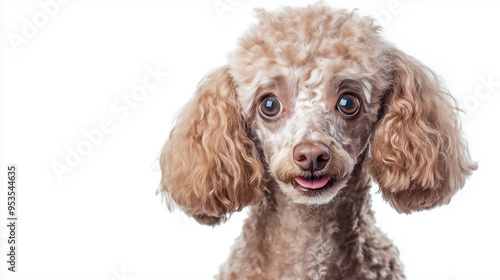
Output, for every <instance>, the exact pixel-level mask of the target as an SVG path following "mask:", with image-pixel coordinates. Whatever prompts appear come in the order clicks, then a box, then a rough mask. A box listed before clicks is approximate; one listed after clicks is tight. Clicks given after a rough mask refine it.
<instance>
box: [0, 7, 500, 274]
mask: <svg viewBox="0 0 500 280" xmlns="http://www.w3.org/2000/svg"><path fill="white" fill-rule="evenodd" d="M47 2H51V1H49V0H40V1H14V0H10V1H5V0H2V1H0V3H1V4H0V5H1V6H0V28H1V33H0V55H1V56H0V65H1V68H0V75H1V76H0V93H1V95H0V96H1V100H0V106H1V107H0V114H1V115H0V121H1V123H0V125H1V126H0V128H1V134H0V137H1V138H0V139H1V140H0V145H1V153H0V157H1V165H0V175H1V177H0V179H1V180H0V181H1V182H2V183H1V186H2V187H1V188H0V190H1V192H0V198H1V203H0V205H1V209H0V210H1V212H0V213H1V219H2V222H1V223H0V224H1V225H2V226H1V228H0V237H1V238H0V239H1V240H0V241H1V246H2V247H1V255H0V278H1V279H7V280H11V279H36V280H43V279H51V280H54V279H96V280H97V279H106V280H110V279H112V280H125V279H211V276H212V275H213V274H215V273H216V272H217V270H218V266H219V264H220V263H222V262H223V261H224V260H225V259H226V257H227V254H228V252H229V248H230V246H231V244H232V243H233V241H234V239H235V238H236V237H237V236H238V235H239V232H240V229H241V226H242V222H243V219H244V218H245V216H246V212H245V211H243V213H237V214H235V215H234V216H233V217H232V219H231V220H230V221H228V222H227V223H226V224H224V225H222V226H219V227H216V228H210V227H206V226H201V225H198V224H197V223H196V222H195V221H194V220H192V219H190V218H188V217H186V216H185V215H184V214H182V213H180V212H179V211H176V212H174V213H170V212H168V211H167V209H166V207H165V206H164V205H162V202H161V199H160V197H158V196H155V190H156V188H157V186H158V182H159V180H160V172H159V168H158V163H157V162H156V161H157V156H158V154H159V151H160V148H161V147H162V145H163V143H164V141H165V140H166V138H167V135H168V133H169V130H170V128H171V123H172V117H173V116H174V115H175V113H176V112H178V111H179V110H180V109H181V108H182V105H183V104H184V103H185V102H186V101H187V100H188V98H189V97H190V95H191V94H192V93H193V92H194V90H195V87H196V84H197V83H198V81H199V80H200V79H201V78H202V77H203V75H205V74H206V73H207V72H208V71H209V70H210V69H213V68H215V67H218V66H222V65H224V64H225V63H226V57H227V54H228V53H229V52H230V51H231V50H233V49H234V47H235V44H236V41H237V38H238V37H239V36H241V35H242V34H243V32H244V31H245V30H246V29H247V27H248V26H249V24H251V23H253V22H255V19H254V17H253V11H252V10H253V8H255V7H264V8H266V9H270V10H272V9H275V8H276V7H279V6H282V5H286V4H291V5H304V4H305V2H309V1H300V2H299V1H273V2H272V3H268V2H266V1H248V2H244V3H242V2H241V1H228V0H220V1H203V2H202V1H184V2H181V1H142V2H141V1H76V0H75V1H71V2H69V3H66V4H62V3H61V4H57V9H56V6H52V7H51V9H52V10H51V11H52V12H50V13H51V15H47V12H45V11H44V9H43V8H42V6H43V3H47ZM61 2H62V1H61ZM311 2H312V1H311ZM327 2H328V3H329V5H331V6H332V7H336V8H348V9H352V8H359V9H360V12H361V13H362V14H372V15H378V18H379V20H380V22H381V23H382V25H383V26H384V31H383V34H384V36H385V37H386V38H387V40H389V41H391V42H393V43H394V44H395V45H396V46H398V47H399V48H401V49H402V50H404V51H405V52H407V53H408V54H411V55H413V56H415V57H417V58H418V59H420V60H421V61H423V62H424V63H425V64H427V65H428V66H429V67H430V68H432V69H433V70H435V71H436V72H437V73H439V75H440V76H441V77H442V79H443V81H444V83H445V84H446V86H447V87H448V88H449V89H450V91H451V92H452V93H453V95H454V96H455V97H456V98H457V100H458V102H459V104H461V105H462V106H463V108H464V110H465V111H466V114H465V115H463V116H462V117H463V121H464V122H463V123H464V131H465V134H466V135H467V139H468V140H469V145H470V150H471V153H472V156H473V158H474V159H475V160H477V161H479V166H480V167H479V170H478V171H476V172H475V173H474V175H473V176H472V177H471V178H470V179H469V181H468V182H467V184H466V186H465V188H464V189H463V190H462V191H460V192H459V193H458V194H457V195H456V196H455V197H454V199H453V200H452V203H451V204H450V205H448V206H446V207H441V208H438V209H434V210H432V211H428V212H423V213H416V214H412V215H410V216H407V215H400V214H397V213H396V211H394V210H393V209H392V208H390V207H389V206H388V205H387V204H386V203H385V202H384V201H382V199H381V196H380V195H379V194H377V193H376V188H374V189H373V200H374V209H375V211H376V218H377V223H378V225H379V226H380V227H381V228H382V229H383V230H384V231H385V232H386V233H387V234H388V235H389V237H390V238H391V239H393V240H394V242H395V243H396V244H397V245H398V247H399V249H400V251H401V258H402V261H403V262H404V264H405V270H406V274H407V276H408V279H410V280H413V279H426V280H428V279H431V280H432V279H440V280H462V279H474V280H478V279H479V280H480V279H500V271H499V264H500V257H499V255H498V252H500V241H499V236H500V217H499V216H500V188H499V187H500V186H499V185H500V183H499V180H498V176H499V172H500V160H499V159H500V148H499V143H500V125H499V121H500V109H499V106H500V17H499V16H498V13H499V12H500V4H498V2H493V1H490V2H477V1H474V2H472V1H464V2H458V1H454V2H452V1H445V2H434V1H433V2H431V1H429V2H418V3H415V2H405V1H401V2H400V3H399V2H397V3H399V6H398V4H397V3H396V5H395V7H397V8H396V9H394V7H392V5H393V4H391V2H390V1H375V2H374V1H370V2H368V1H365V2H360V1H327ZM40 3H42V5H41V4H40ZM52 3H57V2H54V0H53V1H52ZM214 4H219V8H224V5H226V6H225V7H226V8H228V7H229V8H228V9H227V10H225V11H224V10H219V11H217V9H216V8H215V6H214ZM43 13H45V18H44V15H43ZM30 23H31V24H34V23H36V24H37V26H35V28H36V30H33V29H31V30H30V29H29V28H28V27H27V25H29V24H30ZM23 30H24V31H25V33H26V32H28V33H26V34H24V35H23ZM26 30H28V31H26ZM29 31H31V32H29ZM25 35H26V36H25ZM16 36H17V37H16ZM19 37H21V38H24V40H21V41H22V43H19V44H16V43H13V42H12V40H13V38H17V39H18V40H17V41H15V42H19ZM148 68H150V69H155V68H159V69H160V71H161V72H168V73H169V75H168V77H162V78H161V79H159V80H160V82H159V83H158V84H157V87H156V88H155V89H154V90H149V91H147V92H146V94H145V95H144V96H143V97H144V98H143V100H140V101H137V102H134V104H133V106H135V108H130V112H129V114H127V115H126V114H125V113H124V112H123V111H117V108H114V109H113V105H115V106H125V105H124V104H125V103H123V102H122V101H121V100H122V99H121V98H127V97H130V96H131V94H132V92H133V91H134V90H137V86H140V85H141V84H142V82H143V79H145V78H147V76H148V75H149V74H148V70H147V69H148ZM467 102H468V103H467ZM464 104H469V105H468V106H467V105H464ZM127 106H129V105H127ZM120 108H122V109H123V110H125V109H126V108H129V107H120ZM124 108H125V109H124ZM103 120H104V121H106V120H107V121H108V122H109V123H110V125H111V126H112V129H110V130H111V131H107V132H106V133H103V137H102V139H100V141H98V142H96V144H93V145H92V146H90V150H89V146H86V148H87V150H85V151H86V155H85V156H83V157H82V158H81V160H80V162H77V161H74V162H73V166H74V167H71V168H70V167H68V168H69V169H70V170H71V171H70V172H69V171H68V172H66V173H64V174H62V176H61V180H59V179H58V176H57V175H56V172H55V171H54V167H53V166H54V164H56V165H57V164H58V163H59V164H67V163H66V160H67V157H68V156H69V153H70V152H69V150H75V149H77V147H80V148H82V147H83V146H85V141H87V140H86V137H85V135H84V131H87V132H88V131H95V130H96V129H98V128H99V124H100V123H101V122H102V121H103ZM82 143H83V144H82ZM82 145H83V146H82ZM73 160H74V158H73ZM8 164H16V165H17V167H18V185H17V190H18V210H17V215H18V217H19V220H18V232H17V238H18V251H17V255H18V262H17V267H16V268H17V272H16V273H11V272H8V271H7V269H6V253H7V252H6V238H7V237H8V232H7V228H6V226H5V225H4V224H6V223H7V221H6V217H7V216H6V215H7V213H6V206H5V205H6V200H7V199H6V194H7V188H6V187H7V185H6V169H7V165H8Z"/></svg>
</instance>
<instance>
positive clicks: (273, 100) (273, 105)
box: [259, 95, 283, 119]
mask: <svg viewBox="0 0 500 280" xmlns="http://www.w3.org/2000/svg"><path fill="white" fill-rule="evenodd" d="M281 111H283V106H282V105H281V101H280V100H279V99H278V97H276V96H274V95H268V96H266V97H264V98H262V100H261V101H260V105H259V113H260V115H261V116H263V117H264V118H266V119H274V118H275V117H277V116H278V115H279V114H280V113H281Z"/></svg>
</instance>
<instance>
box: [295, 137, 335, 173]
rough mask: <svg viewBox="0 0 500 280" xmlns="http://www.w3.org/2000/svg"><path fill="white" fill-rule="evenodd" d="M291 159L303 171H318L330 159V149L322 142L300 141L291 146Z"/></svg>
mask: <svg viewBox="0 0 500 280" xmlns="http://www.w3.org/2000/svg"><path fill="white" fill-rule="evenodd" d="M293 160H294V161H295V164H296V165H297V166H298V167H299V168H300V169H302V170H304V171H311V172H314V171H320V170H321V169H323V168H325V166H326V164H327V163H328V161H329V160H330V149H329V148H328V146H327V145H325V144H323V143H300V144H298V145H297V146H295V148H293Z"/></svg>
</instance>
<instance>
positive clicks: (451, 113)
mask: <svg viewBox="0 0 500 280" xmlns="http://www.w3.org/2000/svg"><path fill="white" fill-rule="evenodd" d="M388 55H389V56H391V60H392V63H393V66H394V68H393V75H392V76H393V80H392V84H391V88H390V90H389V91H388V92H387V93H386V94H387V95H386V97H385V104H383V105H382V106H384V108H383V111H384V112H383V116H382V119H381V120H380V121H379V123H378V124H377V128H376V129H375V132H374V135H373V139H372V143H371V156H370V158H369V159H368V160H367V162H365V163H366V165H365V167H366V168H367V170H368V172H369V173H370V174H371V175H372V176H373V178H374V179H375V180H376V181H377V182H378V184H379V185H380V190H381V192H382V195H383V197H384V198H385V199H386V200H387V201H389V202H390V203H391V204H392V206H393V207H394V208H395V209H396V210H397V211H398V212H404V213H411V212H412V211H419V210H424V209H430V208H433V207H436V206H439V205H442V204H447V203H449V201H450V199H451V197H452V196H453V194H454V193H455V192H457V191H458V190H459V189H461V188H462V187H463V185H464V184H465V179H466V177H467V176H468V175H470V174H471V173H472V171H473V170H475V169H476V168H477V164H476V163H474V162H472V160H471V159H470V156H469V151H468V148H467V143H466V142H465V140H464V139H463V138H462V135H461V125H460V121H459V119H458V116H457V108H456V107H455V106H454V105H455V100H454V99H453V97H451V95H450V94H448V93H447V92H446V91H445V90H444V89H443V88H442V87H441V85H440V82H439V80H438V78H437V77H436V75H435V74H434V73H433V72H432V71H431V70H430V69H428V68H427V67H425V66H424V65H422V64H421V63H420V62H418V61H417V60H416V59H414V58H413V57H410V56H408V55H406V54H405V53H403V52H401V51H399V50H397V49H391V52H389V53H388Z"/></svg>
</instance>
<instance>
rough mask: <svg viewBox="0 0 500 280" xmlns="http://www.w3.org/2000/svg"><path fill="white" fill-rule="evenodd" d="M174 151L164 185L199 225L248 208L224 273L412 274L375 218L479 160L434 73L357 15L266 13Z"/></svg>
mask: <svg viewBox="0 0 500 280" xmlns="http://www.w3.org/2000/svg"><path fill="white" fill-rule="evenodd" d="M257 14H258V18H259V21H258V23H257V24H256V25H254V26H252V27H251V28H250V30H249V31H248V32H247V33H246V34H245V35H244V36H243V37H242V38H241V39H240V40H239V44H238V47H237V48H236V50H235V51H234V52H233V53H232V54H231V55H230V56H229V63H228V65H226V66H223V67H221V68H219V69H217V70H215V71H213V72H212V73H210V74H208V75H207V76H206V77H205V78H204V79H202V81H201V82H200V84H199V86H198V89H197V92H196V94H195V95H194V97H193V98H192V100H191V101H190V102H189V103H188V104H187V105H186V107H185V108H184V109H183V111H182V113H181V114H180V115H179V116H178V118H177V120H176V123H175V125H174V128H173V129H172V131H171V134H170V137H169V139H168V140H167V142H166V144H165V146H164V147H163V150H162V153H161V157H160V164H161V171H162V179H161V183H160V186H159V189H158V192H159V193H162V194H163V195H164V196H165V197H166V199H167V204H168V206H169V208H170V209H172V207H174V205H175V204H176V205H177V206H178V207H179V208H180V209H182V210H183V211H184V212H185V213H186V214H188V215H190V216H192V217H194V218H195V219H196V220H197V221H198V222H199V223H201V224H206V225H217V224H219V223H221V222H224V221H226V219H228V218H229V217H230V215H231V213H234V212H235V211H241V210H242V209H243V208H244V207H245V206H251V208H250V211H249V217H248V218H247V220H246V222H245V225H244V227H243V231H242V234H241V236H240V237H239V238H238V239H237V240H236V243H235V244H234V245H233V248H232V252H231V254H230V256H229V259H228V260H227V262H226V263H225V264H223V265H222V266H221V269H220V273H219V274H218V275H217V278H218V279H259V280H262V279H272V280H275V279H404V278H405V276H404V273H403V265H402V264H401V262H400V261H399V252H398V249H397V248H396V247H395V246H394V245H393V244H392V242H391V241H390V240H389V239H388V238H387V237H386V236H385V235H384V234H383V233H382V231H381V230H380V229H379V228H378V227H377V226H376V225H375V219H374V213H373V211H372V210H371V201H370V187H371V180H372V179H373V180H374V181H376V182H377V183H378V185H379V187H380V192H381V194H382V196H383V197H384V199H385V200H387V201H388V202H389V203H390V204H391V205H392V206H393V207H394V208H395V209H396V210H397V211H398V212H402V213H411V212H412V211H420V210H424V209H431V208H434V207H436V206H439V205H443V204H447V203H448V202H449V201H450V199H451V197H452V196H453V195H454V194H455V193H456V192H457V191H458V190H459V189H461V188H462V187H463V185H464V183H465V180H466V177H467V176H468V175H470V174H471V173H472V171H473V170H475V169H476V163H474V162H473V161H472V160H471V158H470V156H469V152H468V148H467V144H466V142H465V140H464V139H463V138H462V136H461V131H460V130H461V125H460V122H459V118H458V117H457V111H458V109H457V108H456V103H455V100H454V99H453V98H452V97H451V96H450V94H449V93H448V92H447V91H446V90H445V89H444V88H443V87H442V86H441V84H440V82H439V80H438V78H437V77H436V75H435V74H434V73H433V72H432V71H431V70H429V69H428V68H427V67H426V66H424V65H422V64H421V63H420V62H419V61H417V60H416V59H414V58H413V57H411V56H409V55H407V54H405V53H404V52H402V51H400V50H398V49H396V48H395V47H393V46H392V45H391V44H389V43H387V42H386V41H384V40H383V39H382V37H381V35H380V33H379V29H380V28H379V27H378V26H377V25H375V24H374V21H373V20H372V19H370V18H368V17H361V16H359V15H358V14H356V13H355V12H347V11H344V10H332V9H330V8H329V7H327V6H326V5H324V4H316V5H312V6H308V7H301V8H281V9H279V10H277V11H275V12H272V13H270V12H266V11H264V10H258V11H257Z"/></svg>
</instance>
